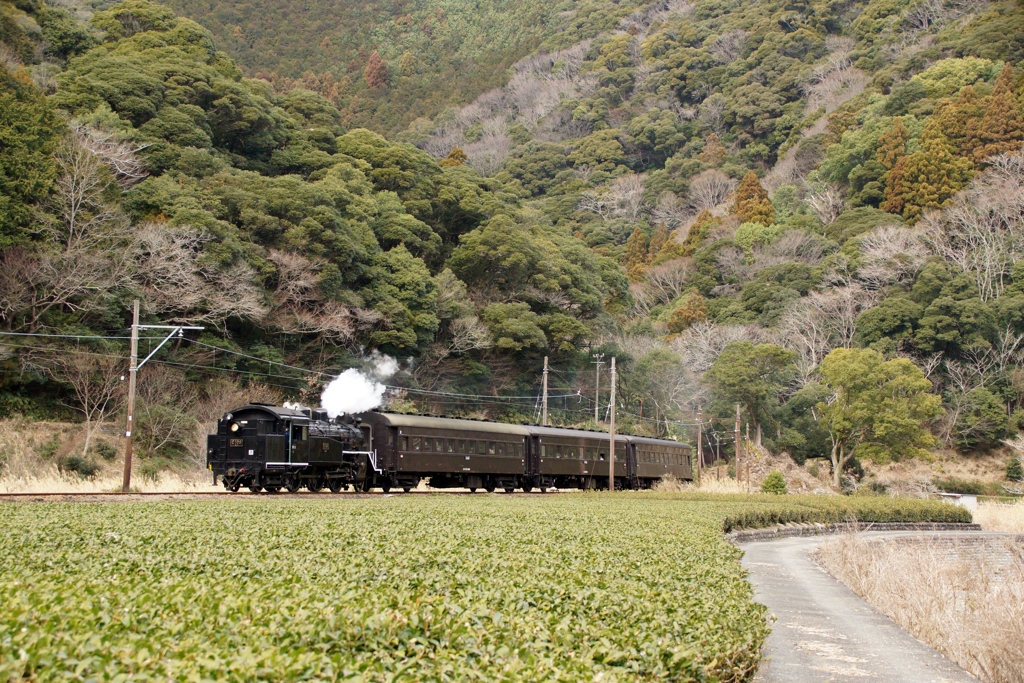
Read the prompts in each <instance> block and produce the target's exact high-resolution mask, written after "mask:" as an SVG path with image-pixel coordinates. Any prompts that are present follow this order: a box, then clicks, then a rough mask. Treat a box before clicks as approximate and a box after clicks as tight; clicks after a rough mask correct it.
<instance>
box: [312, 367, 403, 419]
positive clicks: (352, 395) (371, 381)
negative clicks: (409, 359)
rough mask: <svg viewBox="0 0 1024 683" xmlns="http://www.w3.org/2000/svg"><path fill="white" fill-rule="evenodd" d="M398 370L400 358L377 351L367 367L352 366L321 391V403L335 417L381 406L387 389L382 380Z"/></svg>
mask: <svg viewBox="0 0 1024 683" xmlns="http://www.w3.org/2000/svg"><path fill="white" fill-rule="evenodd" d="M396 372H398V361H397V360H395V359H394V358H392V357H391V356H385V355H384V354H382V353H379V352H377V351H374V352H373V353H372V354H370V357H369V358H368V359H367V369H366V370H365V371H363V370H359V369H357V368H349V369H348V370H346V371H345V372H343V373H341V374H340V375H338V376H337V377H335V378H334V379H333V380H332V381H331V383H330V384H328V385H327V387H326V388H325V389H324V392H323V394H321V395H320V406H321V407H322V408H323V409H324V410H326V411H327V414H328V415H330V416H331V417H332V418H333V417H337V416H338V415H347V414H349V413H361V412H363V411H365V410H373V409H374V408H377V407H379V406H380V404H381V401H382V400H383V399H384V392H385V391H386V390H387V389H386V387H385V386H384V384H383V382H384V381H386V380H387V379H388V378H389V377H391V376H392V375H394V374H395V373H396Z"/></svg>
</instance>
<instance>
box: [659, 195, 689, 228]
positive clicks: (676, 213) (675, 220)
mask: <svg viewBox="0 0 1024 683" xmlns="http://www.w3.org/2000/svg"><path fill="white" fill-rule="evenodd" d="M692 215H693V212H692V211H691V210H690V207H689V206H687V205H686V203H685V202H684V201H683V200H682V199H680V198H679V196H678V195H676V194H675V193H674V192H663V193H662V194H661V196H660V197H658V203H657V204H656V205H655V207H654V208H653V209H652V210H651V221H652V222H653V223H654V224H658V223H662V224H664V225H665V227H666V228H668V229H669V231H672V230H675V229H677V228H679V227H682V226H683V225H684V224H685V223H686V222H687V220H688V219H689V218H690V217H691V216H692Z"/></svg>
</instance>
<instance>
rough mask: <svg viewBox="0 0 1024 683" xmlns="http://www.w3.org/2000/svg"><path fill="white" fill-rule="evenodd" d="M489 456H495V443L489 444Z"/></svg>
mask: <svg viewBox="0 0 1024 683" xmlns="http://www.w3.org/2000/svg"><path fill="white" fill-rule="evenodd" d="M487 454H488V455H494V442H493V441H488V442H487Z"/></svg>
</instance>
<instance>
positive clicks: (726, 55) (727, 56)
mask: <svg viewBox="0 0 1024 683" xmlns="http://www.w3.org/2000/svg"><path fill="white" fill-rule="evenodd" d="M747 35H748V34H747V32H746V31H743V30H741V29H737V30H735V31H729V32H728V33H723V34H722V35H720V36H718V37H717V38H715V39H714V40H713V41H711V45H709V46H708V52H710V53H711V54H712V56H714V58H715V59H717V60H718V61H719V62H721V63H722V64H729V63H731V62H735V61H736V60H737V59H739V58H740V57H742V56H743V52H744V50H746V48H747Z"/></svg>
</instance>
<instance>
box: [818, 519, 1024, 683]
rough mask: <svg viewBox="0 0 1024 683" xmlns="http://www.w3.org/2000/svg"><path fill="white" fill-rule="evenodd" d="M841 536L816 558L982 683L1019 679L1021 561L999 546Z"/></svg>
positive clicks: (1015, 550) (1013, 548)
mask: <svg viewBox="0 0 1024 683" xmlns="http://www.w3.org/2000/svg"><path fill="white" fill-rule="evenodd" d="M1000 543H1001V541H1000V542H994V543H993V544H992V546H991V547H988V546H985V548H984V549H983V548H982V547H981V546H975V545H971V546H964V547H963V548H960V549H958V548H956V547H955V546H954V547H951V546H950V545H949V544H938V543H935V542H922V543H907V542H902V541H883V540H878V539H876V540H865V539H864V538H862V537H860V536H857V535H847V536H841V537H838V538H836V539H834V540H831V541H829V542H828V543H825V544H824V545H822V546H821V548H820V549H819V551H818V555H817V559H818V561H819V563H821V564H822V565H823V566H824V567H825V568H826V569H827V570H828V571H829V573H831V574H832V575H833V576H835V577H836V578H837V579H839V580H840V581H842V582H843V583H845V584H846V585H848V586H849V587H850V588H851V589H853V590H854V591H855V592H856V593H857V594H859V595H861V596H862V597H863V598H865V599H866V600H867V601H868V602H870V603H871V604H873V605H874V606H875V607H877V608H878V609H879V610H881V611H882V612H884V613H885V614H887V615H889V616H890V617H891V618H892V619H893V620H895V621H896V622H897V623H898V624H900V625H901V626H903V627H904V628H905V629H907V630H908V631H910V632H911V633H912V634H914V635H915V636H916V637H917V638H919V639H920V640H922V641H924V642H925V643H927V644H928V645H930V646H932V647H933V648H935V649H936V650H938V651H939V652H941V653H943V654H944V655H946V656H947V657H949V658H950V659H952V660H953V661H955V662H956V663H957V664H959V665H960V666H961V667H962V668H964V669H966V670H967V671H969V672H971V673H972V674H974V675H975V676H977V677H978V678H980V679H981V680H983V681H986V682H987V683H1019V682H1020V681H1022V680H1024V653H1022V650H1021V643H1022V642H1024V557H1022V552H1021V551H1022V548H1021V547H1020V546H1019V545H1015V544H1013V543H1012V542H1010V541H1006V544H1007V545H1006V546H1005V547H1000Z"/></svg>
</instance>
